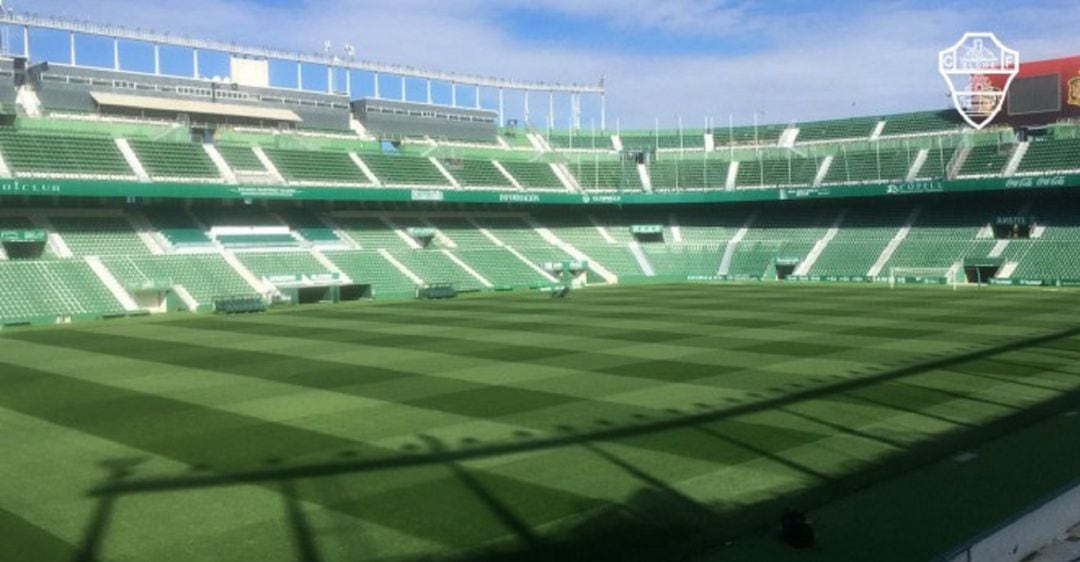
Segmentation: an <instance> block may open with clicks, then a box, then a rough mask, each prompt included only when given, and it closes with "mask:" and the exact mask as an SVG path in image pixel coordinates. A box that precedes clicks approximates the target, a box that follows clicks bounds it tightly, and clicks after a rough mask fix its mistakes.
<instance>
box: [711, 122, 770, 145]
mask: <svg viewBox="0 0 1080 562" xmlns="http://www.w3.org/2000/svg"><path fill="white" fill-rule="evenodd" d="M787 128H788V126H787V125H759V126H757V127H731V128H718V129H715V130H714V131H713V141H714V143H715V145H716V146H719V147H724V146H732V145H759V144H760V145H766V144H776V143H777V142H778V141H779V140H780V137H781V136H782V135H783V134H784V131H785V130H787Z"/></svg>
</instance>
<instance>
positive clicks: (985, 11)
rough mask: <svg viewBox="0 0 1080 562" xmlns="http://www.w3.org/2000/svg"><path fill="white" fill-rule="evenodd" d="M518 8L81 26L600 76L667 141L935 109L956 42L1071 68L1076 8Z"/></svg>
mask: <svg viewBox="0 0 1080 562" xmlns="http://www.w3.org/2000/svg"><path fill="white" fill-rule="evenodd" d="M519 1H520V2H522V4H521V5H527V6H530V7H533V8H537V9H548V10H557V11H560V12H562V13H565V14H570V15H572V16H584V17H604V18H608V19H609V20H610V21H612V22H613V25H617V26H625V27H634V26H638V27H640V26H642V25H644V26H645V27H648V26H652V28H653V29H656V30H664V32H666V33H671V34H676V35H678V34H701V33H706V32H710V30H714V29H723V28H731V27H735V28H740V29H743V30H749V29H753V30H754V33H755V34H757V35H756V36H757V37H759V38H760V41H758V42H757V43H756V44H758V45H762V46H760V47H758V48H756V50H752V51H749V52H747V53H745V54H737V55H709V54H694V55H661V54H648V53H646V54H642V53H641V52H639V51H637V50H634V51H632V52H620V51H614V50H601V51H595V50H591V49H588V48H584V47H580V46H577V45H578V43H577V42H574V41H569V40H568V41H566V42H557V41H547V42H542V43H534V42H530V41H524V40H521V39H518V38H515V37H512V36H510V35H509V34H507V33H506V32H505V31H504V29H503V28H502V26H501V25H500V23H499V22H498V21H497V19H496V18H494V17H493V16H492V13H493V11H494V10H495V8H497V7H499V6H502V7H505V6H507V5H508V4H509V5H517V4H516V3H517V2H519ZM524 1H525V0H503V1H499V0H459V1H458V2H444V1H438V0H396V1H395V2H392V3H385V2H377V1H375V0H355V1H348V2H346V1H343V0H342V1H337V2H330V1H322V2H309V3H306V4H298V5H294V6H288V7H262V6H257V5H255V4H251V3H247V2H243V1H240V0H188V1H187V2H185V3H179V2H174V1H172V0H144V1H142V2H140V3H139V5H138V7H137V8H135V7H133V6H132V3H133V2H132V0H99V1H98V2H97V3H95V13H96V14H97V15H96V16H95V19H97V20H99V21H102V22H109V23H126V24H127V25H130V26H133V27H143V28H155V29H168V30H169V31H171V32H173V33H181V34H183V33H187V34H191V35H193V36H207V37H211V38H215V39H224V40H235V41H237V42H241V43H251V44H256V45H270V46H275V47H281V48H287V49H302V50H306V51H312V50H316V49H318V48H319V46H320V45H321V44H322V41H323V39H331V40H332V41H334V43H335V44H338V45H340V44H342V43H344V42H351V43H353V44H355V45H357V47H358V50H359V55H360V57H361V58H367V59H374V60H382V61H389V62H398V63H403V64H409V65H414V66H418V67H427V68H437V69H440V70H452V71H462V72H470V73H477V74H483V75H499V76H507V77H512V78H521V79H529V80H543V81H560V82H573V81H579V82H594V81H595V80H597V79H598V78H599V77H600V76H601V75H602V74H606V75H607V77H608V85H609V109H610V110H611V111H610V115H611V116H612V117H611V118H612V121H614V118H615V117H616V116H619V117H621V118H622V123H623V125H624V127H629V126H634V127H651V126H652V123H653V120H654V118H656V117H659V118H660V119H661V122H662V124H663V126H667V127H671V126H674V123H675V115H676V114H681V115H683V116H684V118H685V121H686V122H687V123H688V126H691V125H692V126H700V124H703V123H704V119H705V117H706V116H711V117H713V118H715V121H716V122H717V124H725V123H726V122H727V116H728V115H729V114H732V115H734V117H735V120H736V122H737V123H747V122H750V121H751V120H752V115H753V113H754V112H755V111H759V112H764V113H765V116H764V117H763V120H764V121H769V122H786V121H791V120H808V119H815V118H829V117H843V116H849V115H852V114H859V115H867V114H876V113H886V112H894V111H904V110H918V109H936V108H944V107H946V103H947V100H946V99H945V96H944V91H945V86H944V82H943V81H942V80H941V78H940V77H939V76H938V75H937V71H936V52H937V50H938V49H940V48H942V47H943V46H946V45H948V44H950V43H951V42H952V41H954V40H955V39H956V38H958V37H959V36H960V34H961V33H963V32H964V31H968V30H972V29H974V28H975V27H979V28H982V29H991V30H995V31H1000V32H1001V33H1000V34H1001V35H1002V37H1003V39H1004V40H1005V41H1006V42H1009V43H1010V44H1011V45H1012V46H1014V47H1017V48H1019V49H1021V53H1022V55H1023V56H1024V57H1026V58H1028V59H1031V58H1038V57H1048V56H1061V55H1067V54H1075V51H1076V50H1077V48H1076V47H1077V45H1076V44H1075V42H1072V43H1070V42H1069V41H1068V40H1067V38H1069V37H1072V36H1074V35H1075V31H1073V30H1075V29H1078V28H1080V5H1077V4H1075V3H1071V2H1070V3H1065V2H1061V3H1058V4H1055V3H1054V2H1043V3H1038V4H1036V3H1027V4H1020V5H1018V6H1016V7H1013V8H1008V7H1004V8H1003V7H1002V6H997V5H994V4H984V5H983V6H982V7H976V8H968V7H965V8H956V7H950V6H947V5H945V6H941V7H931V8H916V7H911V6H909V5H907V4H905V3H902V2H891V3H872V4H862V5H861V7H853V8H851V9H849V10H834V11H832V12H828V13H820V12H819V13H815V14H810V15H802V16H799V17H784V16H782V15H774V16H772V17H763V16H762V14H761V13H753V12H750V11H747V10H746V9H745V7H744V6H743V5H740V4H735V3H733V2H726V1H703V0H697V1H695V0H653V1H651V2H646V1H644V0H640V1H639V0H627V1H617V0H587V1H583V0H532V1H529V2H528V3H527V4H525V3H524ZM77 6H79V4H78V3H74V5H73V3H72V2H70V0H35V8H34V9H35V11H40V12H42V13H49V14H58V15H68V16H73V15H77V14H73V13H71V12H72V11H73V9H74V8H75V7H77ZM964 6H968V5H967V4H965V5H964ZM642 22H644V23H642ZM734 40H738V38H737V37H736V38H735V39H734ZM736 50H737V49H736ZM853 102H854V103H855V106H854V107H852V103H853ZM537 106H546V103H540V104H537V103H534V111H535V109H536V108H537ZM592 108H593V109H595V105H593V106H592ZM587 109H589V108H587ZM538 113H541V114H542V113H544V112H543V111H540V112H538ZM560 123H565V120H564V119H560ZM695 123H697V124H698V125H694V124H695Z"/></svg>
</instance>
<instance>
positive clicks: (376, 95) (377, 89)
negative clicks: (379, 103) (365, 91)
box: [371, 72, 379, 99]
mask: <svg viewBox="0 0 1080 562" xmlns="http://www.w3.org/2000/svg"><path fill="white" fill-rule="evenodd" d="M371 76H372V80H374V81H375V99H379V73H378V72H373V73H371Z"/></svg>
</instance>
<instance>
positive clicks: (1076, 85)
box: [1066, 76, 1080, 107]
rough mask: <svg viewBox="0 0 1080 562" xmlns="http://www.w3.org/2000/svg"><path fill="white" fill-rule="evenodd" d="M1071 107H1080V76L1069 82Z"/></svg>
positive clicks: (1069, 102)
mask: <svg viewBox="0 0 1080 562" xmlns="http://www.w3.org/2000/svg"><path fill="white" fill-rule="evenodd" d="M1066 103H1068V104H1069V105H1075V106H1077V107H1080V76H1077V77H1075V78H1073V79H1072V80H1069V100H1068V101H1067V102H1066Z"/></svg>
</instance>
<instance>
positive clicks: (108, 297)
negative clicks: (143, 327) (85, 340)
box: [0, 260, 125, 324]
mask: <svg viewBox="0 0 1080 562" xmlns="http://www.w3.org/2000/svg"><path fill="white" fill-rule="evenodd" d="M124 312H125V311H124V308H123V307H122V306H121V305H120V303H119V302H117V300H116V298H115V297H113V296H112V294H110V293H109V291H108V290H107V289H106V288H105V287H104V286H103V285H102V284H101V283H100V282H99V281H98V278H97V276H96V275H95V274H94V272H93V270H91V269H90V266H89V265H87V264H86V262H84V261H82V260H62V261H59V260H58V261H25V262H24V261H3V262H0V320H2V321H3V322H4V323H7V324H11V323H19V322H30V321H33V320H35V319H38V318H42V317H100V316H106V315H114V314H124Z"/></svg>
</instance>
